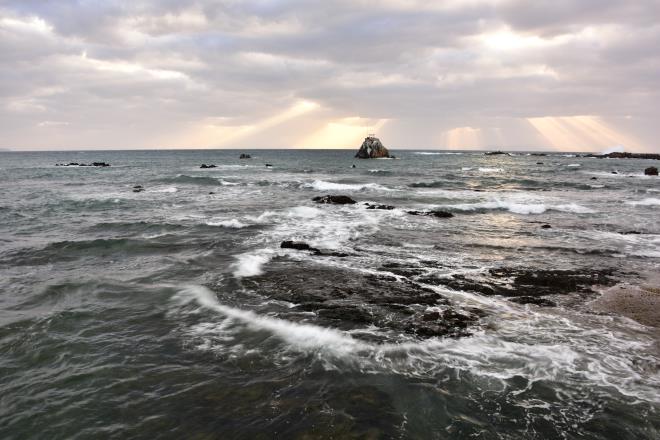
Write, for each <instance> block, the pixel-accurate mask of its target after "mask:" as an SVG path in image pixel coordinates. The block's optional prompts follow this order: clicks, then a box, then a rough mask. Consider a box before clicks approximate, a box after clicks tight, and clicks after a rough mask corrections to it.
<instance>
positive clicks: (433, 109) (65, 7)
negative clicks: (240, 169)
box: [0, 0, 660, 151]
mask: <svg viewBox="0 0 660 440" xmlns="http://www.w3.org/2000/svg"><path fill="white" fill-rule="evenodd" d="M659 19H660V5H659V4H658V2H657V1H653V0H640V1H637V2H628V1H623V0H598V1H596V0H586V1H577V0H576V1H568V0H557V1H555V2H552V3H547V2H546V3H542V2H527V1H522V0H453V1H447V2H423V1H416V0H388V1H385V2H378V4H376V3H374V2H371V1H367V0H359V1H349V0H339V1H333V2H328V1H320V0H307V1H302V0H281V1H269V0H256V1H250V2H242V1H235V0H226V1H221V2H218V1H210V0H208V1H207V0H177V1H174V0H165V1H155V0H136V1H132V2H127V1H116V0H109V1H104V2H87V1H80V0H60V1H58V2H43V1H37V0H8V1H5V2H2V4H1V6H0V59H2V60H3V62H2V63H1V64H0V99H2V102H3V104H2V105H0V146H2V147H10V148H26V149H30V148H49V147H68V148H87V147H97V148H128V147H134V148H156V147H192V146H195V147H232V146H233V147H249V146H260V147H274V146H278V147H283V146H305V147H324V146H341V147H344V146H350V145H351V144H352V143H358V142H359V140H360V139H359V138H360V137H361V136H363V132H368V131H371V130H378V133H379V134H381V136H382V137H383V138H384V139H383V140H384V141H385V142H386V143H387V144H388V145H390V146H394V147H410V148H418V147H440V148H479V147H481V148H489V147H493V146H497V147H501V148H558V149H562V148H564V149H570V148H576V145H579V146H580V149H585V150H587V149H588V150H600V149H602V148H603V147H607V145H606V144H607V143H610V142H618V143H628V145H629V148H631V149H638V150H646V151H652V150H656V151H657V150H659V149H660V146H659V145H657V144H655V143H654V142H655V140H656V139H657V138H658V134H660V133H659V132H658V130H660V129H658V128H657V123H656V122H655V121H656V120H657V119H658V116H660V115H659V114H658V113H659V112H660V110H659V109H658V105H657V102H660V96H659V95H660V92H659V90H660V77H659V76H658V75H657V72H658V71H660V48H658V45H657V41H659V40H660V25H659V24H658V23H659V22H660V20H659ZM301 103H307V104H305V105H306V106H307V107H305V108H306V111H296V110H295V109H301V108H303V107H300V106H301V105H302V104H301ZM282 115H286V117H283V116H282ZM63 121H66V123H64V122H63ZM35 127H39V128H40V131H35V130H34V128H35ZM118 127H121V129H120V130H119V129H118ZM595 132H599V133H600V135H598V136H597V135H595V134H594V133H595ZM567 133H570V136H568V135H567ZM578 140H579V142H578ZM569 144H570V145H569Z"/></svg>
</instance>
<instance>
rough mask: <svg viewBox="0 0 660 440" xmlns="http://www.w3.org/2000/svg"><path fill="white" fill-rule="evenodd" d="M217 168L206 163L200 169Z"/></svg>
mask: <svg viewBox="0 0 660 440" xmlns="http://www.w3.org/2000/svg"><path fill="white" fill-rule="evenodd" d="M215 167H216V166H215V165H213V164H211V165H206V164H205V163H203V164H202V165H201V166H200V168H215Z"/></svg>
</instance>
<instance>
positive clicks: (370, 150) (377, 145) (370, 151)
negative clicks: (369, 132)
mask: <svg viewBox="0 0 660 440" xmlns="http://www.w3.org/2000/svg"><path fill="white" fill-rule="evenodd" d="M355 157H357V158H359V159H377V158H379V157H390V152H389V151H388V150H387V148H385V147H384V146H383V144H382V143H381V142H380V139H378V138H377V137H374V136H368V137H366V138H365V139H364V142H362V146H361V147H360V149H359V150H358V152H357V153H356V154H355Z"/></svg>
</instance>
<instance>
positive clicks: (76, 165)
mask: <svg viewBox="0 0 660 440" xmlns="http://www.w3.org/2000/svg"><path fill="white" fill-rule="evenodd" d="M55 166H56V167H101V168H103V167H109V166H110V164H109V163H106V162H92V163H90V164H86V163H78V162H69V163H56V164H55Z"/></svg>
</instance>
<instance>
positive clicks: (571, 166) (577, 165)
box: [566, 163, 582, 168]
mask: <svg viewBox="0 0 660 440" xmlns="http://www.w3.org/2000/svg"><path fill="white" fill-rule="evenodd" d="M566 166H567V167H568V168H579V167H581V166H582V165H580V164H579V163H569V164H568V165H566Z"/></svg>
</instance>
